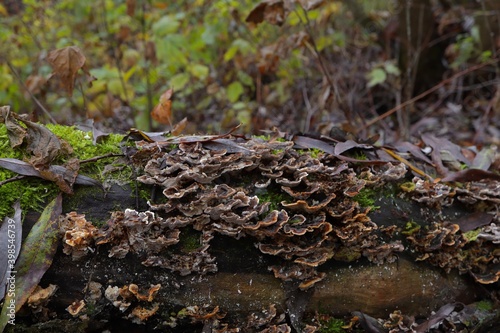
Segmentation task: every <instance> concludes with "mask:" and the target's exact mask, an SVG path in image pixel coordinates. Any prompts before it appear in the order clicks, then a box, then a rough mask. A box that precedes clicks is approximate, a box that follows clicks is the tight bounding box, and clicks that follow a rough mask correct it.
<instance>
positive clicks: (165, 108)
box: [151, 88, 174, 125]
mask: <svg viewBox="0 0 500 333" xmlns="http://www.w3.org/2000/svg"><path fill="white" fill-rule="evenodd" d="M173 94H174V89H173V88H170V89H168V90H167V91H165V92H164V93H163V94H162V95H161V96H160V102H159V103H158V104H157V105H156V106H155V107H154V109H153V111H152V112H151V117H153V119H154V120H156V121H157V122H159V123H160V124H165V125H172V96H173Z"/></svg>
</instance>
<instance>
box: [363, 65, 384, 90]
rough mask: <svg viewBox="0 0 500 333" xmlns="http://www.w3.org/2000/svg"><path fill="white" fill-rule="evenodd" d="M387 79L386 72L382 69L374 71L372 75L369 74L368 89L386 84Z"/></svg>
mask: <svg viewBox="0 0 500 333" xmlns="http://www.w3.org/2000/svg"><path fill="white" fill-rule="evenodd" d="M386 79H387V74H386V72H385V71H384V70H383V69H381V68H375V69H372V70H371V72H370V73H368V88H371V87H373V86H376V85H377V84H379V83H383V82H385V80H386Z"/></svg>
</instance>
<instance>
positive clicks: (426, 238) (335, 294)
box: [8, 136, 500, 332]
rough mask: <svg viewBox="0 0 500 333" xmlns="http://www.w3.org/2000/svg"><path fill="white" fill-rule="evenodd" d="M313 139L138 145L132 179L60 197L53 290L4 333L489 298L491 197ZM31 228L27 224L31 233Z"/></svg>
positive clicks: (494, 258) (130, 157)
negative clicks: (334, 149)
mask: <svg viewBox="0 0 500 333" xmlns="http://www.w3.org/2000/svg"><path fill="white" fill-rule="evenodd" d="M162 140H163V139H162ZM308 140H309V139H308V138H303V139H302V141H301V142H297V141H295V142H292V141H287V140H284V139H283V140H269V138H267V139H266V140H263V139H256V138H254V139H248V138H241V137H231V136H216V137H213V136H212V137H208V138H207V137H199V136H198V137H186V138H182V139H179V138H172V139H165V141H161V142H150V143H148V142H145V141H141V142H138V143H137V144H136V146H135V147H129V148H128V149H126V150H125V156H126V158H127V164H128V167H129V168H130V169H133V170H134V171H133V172H132V174H134V177H133V179H132V183H131V184H128V185H123V184H124V183H123V179H122V180H120V182H119V183H121V184H122V185H113V186H111V187H110V188H107V189H106V190H105V191H103V190H102V189H101V188H98V187H91V186H85V187H84V186H79V185H75V186H74V191H73V194H71V195H69V194H68V195H65V197H64V199H63V202H64V206H63V212H64V213H68V214H66V215H64V216H61V218H60V221H59V222H60V228H61V237H60V238H61V240H62V241H61V245H60V247H59V249H58V251H57V253H56V255H55V257H54V260H53V262H52V265H51V266H50V268H49V269H48V271H47V272H46V273H45V275H44V276H43V279H42V280H41V282H40V286H41V287H42V288H50V289H46V292H45V294H46V297H45V298H43V297H41V299H38V298H37V300H36V301H34V300H32V301H31V302H30V301H28V304H27V305H25V306H24V308H23V309H21V311H20V312H19V313H18V314H17V318H16V323H17V324H19V325H16V326H9V327H8V331H9V330H10V331H20V332H21V331H29V329H25V328H23V327H24V326H21V325H20V324H27V325H29V324H30V323H33V322H40V324H39V325H37V326H36V327H37V328H36V329H38V330H39V331H54V325H58V326H61V325H63V326H62V327H64V329H63V330H62V331H66V332H67V331H68V330H71V331H75V332H83V331H85V332H88V331H102V330H104V329H110V330H111V331H115V330H117V329H119V328H120V327H124V328H126V329H127V330H128V331H130V330H131V328H132V327H134V329H137V330H138V331H155V330H163V331H165V330H167V331H169V330H178V331H179V332H183V331H189V330H191V331H196V329H198V328H196V329H195V328H193V327H192V326H189V325H191V323H192V322H195V325H199V326H200V327H199V329H198V331H200V330H202V331H203V332H212V331H213V332H226V331H227V332H229V329H228V327H232V328H233V329H234V330H233V331H234V332H236V331H237V330H236V328H239V329H242V330H240V331H249V332H253V331H256V332H261V331H262V332H264V331H263V329H265V328H266V327H267V326H266V325H271V324H273V323H275V324H278V323H283V322H284V321H286V322H287V323H288V324H290V325H291V326H292V327H294V329H300V327H304V326H305V325H306V323H312V319H311V318H312V316H314V314H315V313H325V314H329V315H335V316H349V315H350V314H351V313H352V312H353V311H360V312H362V313H364V314H367V315H370V316H375V317H384V318H387V317H388V316H389V314H391V313H393V311H395V310H398V311H401V313H403V314H404V315H406V316H413V317H415V316H416V317H419V316H420V317H428V316H429V315H430V313H431V312H432V311H436V310H438V309H439V308H440V307H441V306H443V305H445V304H448V303H455V302H462V303H464V304H469V303H471V302H474V301H477V300H482V299H485V298H487V297H489V296H490V295H495V291H494V290H498V285H499V282H497V280H498V276H499V273H498V265H497V262H498V257H499V255H500V253H499V252H498V246H497V245H496V244H497V238H496V237H497V236H496V235H497V232H498V230H497V229H496V225H495V224H494V223H492V222H498V209H497V208H498V206H497V205H498V203H497V197H498V194H497V193H496V192H495V191H497V190H496V189H495V188H494V187H491V188H488V186H487V185H486V186H484V184H482V185H481V186H479V187H477V188H478V189H475V187H474V186H475V185H474V184H472V185H470V186H468V187H467V188H462V189H460V188H453V187H451V186H448V185H445V184H441V183H435V182H429V181H426V180H425V179H421V178H413V177H412V176H411V175H410V172H409V171H408V170H407V168H406V167H405V166H404V165H403V164H402V163H398V162H382V161H374V162H370V161H369V160H365V161H361V160H354V161H353V159H352V158H345V157H342V156H340V157H339V156H334V154H328V153H327V152H328V151H330V150H331V149H330V148H331V146H329V145H328V144H324V143H320V142H319V141H318V140H316V141H314V142H313V143H314V144H317V145H318V147H320V148H321V149H298V148H297V147H296V145H299V146H300V143H302V144H304V143H308V142H311V141H310V140H309V141H308ZM136 181H137V183H136ZM111 183H113V181H110V182H108V184H111ZM485 188H486V190H487V191H484V189H485ZM139 191H140V192H141V193H143V194H144V193H150V194H149V196H148V199H147V202H146V199H145V195H138V193H139ZM479 191H482V192H481V193H480V195H477V193H479ZM455 197H457V200H455ZM479 201H480V205H479V204H478V202H479ZM478 207H480V209H476V208H478ZM71 212H73V213H71ZM81 214H85V216H83V215H81ZM471 214H472V215H473V214H479V215H474V217H473V218H470V216H471ZM471 220H472V222H471ZM464 221H465V222H464ZM34 223H36V214H31V213H28V214H27V215H26V219H25V222H24V223H23V228H24V229H25V233H24V234H26V233H27V231H28V230H29V229H30V227H31V226H32V225H33V224H34ZM468 232H469V234H468ZM470 232H472V233H470ZM50 285H54V286H57V289H55V288H53V287H50ZM495 288H496V289H495ZM492 290H493V291H492ZM281 314H282V315H283V317H282V316H281ZM285 317H286V319H283V318H285ZM278 318H281V319H278ZM42 322H46V323H44V324H41V323H42ZM51 323H52V324H51ZM132 323H134V325H135V324H137V326H133V324H132ZM186 325H187V326H186ZM283 325H286V324H283ZM271 326H272V325H271ZM271 326H270V327H271ZM43 327H45V328H43ZM173 327H175V328H173ZM186 327H190V328H186ZM279 327H280V325H278V326H276V325H274V329H275V331H276V332H280V330H279V329H280V328H279ZM287 327H288V326H287ZM282 328H283V330H282V331H283V332H286V331H287V330H286V329H285V327H284V326H283V327H282ZM33 329H35V328H33ZM35 331H36V330H35ZM269 332H271V331H269Z"/></svg>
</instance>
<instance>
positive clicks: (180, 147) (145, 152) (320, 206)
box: [96, 137, 406, 289]
mask: <svg viewBox="0 0 500 333" xmlns="http://www.w3.org/2000/svg"><path fill="white" fill-rule="evenodd" d="M137 146H138V149H137V150H136V151H134V152H133V153H131V154H130V156H129V157H130V159H131V161H132V162H133V164H134V165H135V166H136V168H138V169H139V170H140V172H141V174H142V175H141V176H139V177H138V178H137V179H138V180H139V181H140V182H142V183H144V184H148V185H154V186H156V187H157V188H159V189H161V193H162V194H163V198H154V197H153V198H152V199H151V200H150V201H149V202H148V203H149V206H150V211H148V212H142V213H139V212H135V211H134V212H132V211H130V210H127V211H126V212H125V213H120V212H117V213H115V214H114V215H113V217H112V218H111V220H110V221H108V224H107V226H106V227H105V228H101V230H99V232H98V233H97V237H96V240H97V244H104V243H110V244H112V245H113V247H112V248H111V250H110V254H109V255H110V256H114V257H117V258H122V257H124V256H125V255H126V254H127V253H128V252H130V251H132V252H135V253H144V254H146V258H145V259H144V261H143V264H144V265H146V266H159V267H163V268H169V269H171V270H173V271H177V272H179V273H180V274H181V275H187V274H190V273H200V274H206V273H210V272H216V271H217V266H216V265H217V264H216V262H215V258H214V257H213V256H212V255H211V254H210V253H209V248H210V240H211V239H212V238H213V237H214V236H215V235H216V234H220V235H225V236H229V237H233V238H235V239H240V238H242V237H247V238H251V239H253V240H254V244H255V246H256V247H257V248H258V249H259V250H260V251H261V252H262V253H264V254H268V255H273V256H277V257H280V258H283V259H284V260H285V261H284V262H283V265H282V266H280V267H272V270H273V271H274V273H275V275H276V276H277V277H280V278H282V279H283V280H290V279H297V280H299V281H300V282H301V283H300V288H301V289H307V288H310V287H311V286H313V285H314V284H315V283H316V282H318V281H320V280H321V279H322V278H323V277H324V274H325V273H319V272H318V271H317V268H318V267H319V266H321V265H322V264H324V263H325V262H327V261H328V260H330V259H331V258H336V259H339V258H346V257H345V256H342V255H336V254H337V253H339V254H341V253H346V251H347V250H346V249H349V251H353V249H354V251H355V252H357V253H359V256H362V255H364V256H366V257H367V258H368V259H370V260H373V261H375V262H377V263H381V262H383V261H384V260H385V259H386V258H387V259H388V260H390V261H392V260H394V253H395V252H399V251H402V246H401V244H396V243H395V244H387V241H386V240H383V239H382V236H380V235H379V234H376V233H375V231H376V230H377V229H378V226H377V225H376V224H375V223H373V222H372V221H371V220H370V218H369V217H368V215H367V213H368V210H367V209H362V208H361V207H360V206H359V204H358V203H357V202H356V201H355V200H353V197H355V196H356V195H357V194H358V193H359V192H360V191H361V190H362V189H363V188H364V187H365V185H366V184H367V183H376V182H378V183H383V182H386V181H392V180H394V179H397V178H398V177H403V175H404V174H405V171H406V168H405V166H404V165H403V164H392V163H389V164H390V165H389V166H386V167H379V168H378V169H377V170H374V171H370V172H368V170H367V171H366V172H365V173H366V175H365V178H366V179H361V178H359V177H357V176H356V174H355V172H354V171H353V170H352V169H351V168H350V167H349V166H348V164H347V162H345V161H341V160H337V159H334V158H331V156H328V155H321V157H320V158H316V157H312V156H311V154H309V152H307V151H297V150H295V149H293V146H294V143H293V142H291V141H286V142H280V141H273V140H271V141H269V142H265V143H264V142H263V141H262V140H261V139H258V138H254V139H243V138H240V137H235V138H233V139H231V140H229V139H222V138H216V139H213V140H192V141H191V140H182V139H180V140H178V142H176V144H174V145H172V144H168V145H167V144H163V143H157V142H153V143H147V142H139V143H137ZM186 227H187V228H190V229H191V230H194V231H197V232H201V236H200V239H199V246H198V248H197V249H195V250H193V251H190V252H189V253H178V251H177V252H176V250H175V249H172V250H171V251H170V252H168V251H167V252H168V253H167V252H166V251H164V250H165V249H166V248H167V247H170V246H171V245H175V244H177V243H178V242H179V239H180V238H182V233H183V228H186ZM359 256H358V257H359Z"/></svg>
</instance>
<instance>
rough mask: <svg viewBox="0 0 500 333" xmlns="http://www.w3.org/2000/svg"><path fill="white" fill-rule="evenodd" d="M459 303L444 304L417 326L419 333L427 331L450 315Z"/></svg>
mask: <svg viewBox="0 0 500 333" xmlns="http://www.w3.org/2000/svg"><path fill="white" fill-rule="evenodd" d="M457 305H458V303H448V304H445V305H443V306H442V307H441V308H439V310H438V311H437V312H436V313H435V314H433V315H432V316H430V317H429V319H427V320H426V321H425V322H423V323H422V324H420V325H418V326H417V327H415V331H416V332H417V333H424V332H427V331H428V330H429V329H430V328H431V327H432V326H434V325H436V324H439V323H440V322H442V321H443V319H445V318H446V317H448V316H449V315H450V314H451V313H452V312H453V310H455V308H456V307H457Z"/></svg>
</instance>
